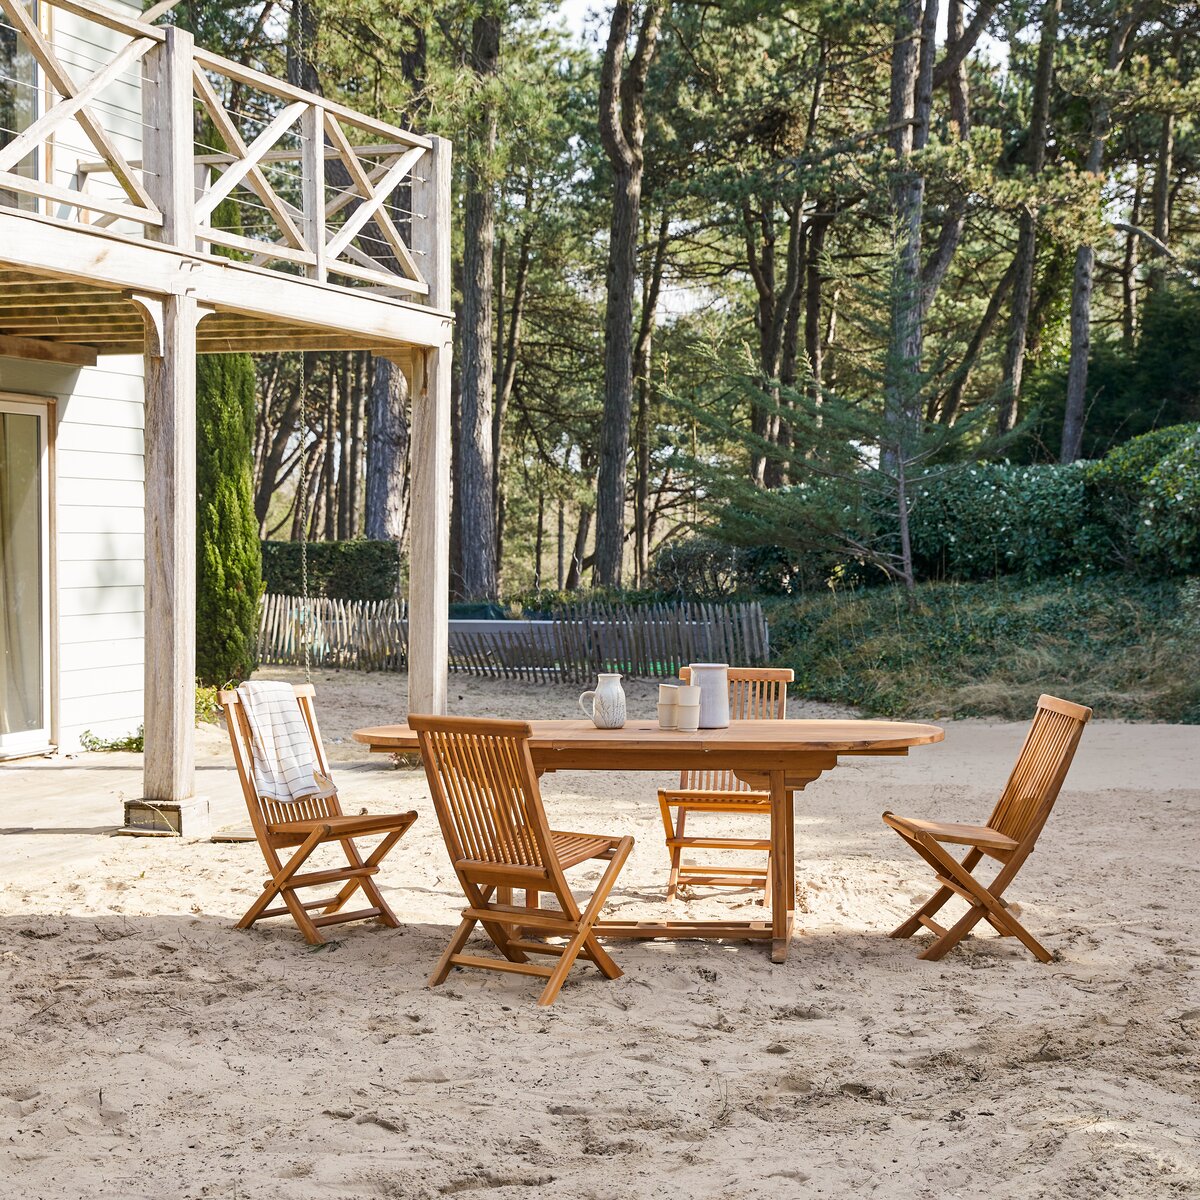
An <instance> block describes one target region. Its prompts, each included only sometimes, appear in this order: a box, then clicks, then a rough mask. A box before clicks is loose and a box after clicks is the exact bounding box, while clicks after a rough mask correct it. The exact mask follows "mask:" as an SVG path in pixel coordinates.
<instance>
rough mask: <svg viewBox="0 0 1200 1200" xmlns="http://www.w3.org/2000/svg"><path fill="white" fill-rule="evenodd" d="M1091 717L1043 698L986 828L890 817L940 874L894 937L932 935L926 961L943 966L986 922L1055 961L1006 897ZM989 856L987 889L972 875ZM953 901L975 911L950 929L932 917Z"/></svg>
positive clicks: (1087, 712) (1043, 958) (1062, 702)
mask: <svg viewBox="0 0 1200 1200" xmlns="http://www.w3.org/2000/svg"><path fill="white" fill-rule="evenodd" d="M1091 716H1092V710H1091V709H1090V708H1085V707H1084V706H1083V705H1082V704H1073V703H1072V702H1071V701H1069V700H1060V699H1058V698H1057V697H1056V696H1045V695H1044V696H1042V697H1041V698H1040V699H1039V700H1038V706H1037V711H1036V712H1035V714H1034V717H1033V723H1032V724H1031V725H1030V727H1029V733H1028V734H1027V735H1026V737H1025V744H1024V745H1023V746H1022V747H1021V753H1020V755H1019V757H1018V758H1017V763H1016V766H1014V767H1013V771H1012V774H1011V775H1010V776H1009V778H1008V783H1007V784H1006V785H1005V788H1004V791H1003V792H1002V793H1001V796H1000V799H999V800H998V801H997V803H996V807H995V808H994V809H993V810H992V815H991V816H990V817H989V818H988V822H987V824H986V825H965V824H959V823H950V822H940V821H926V820H922V819H920V818H914V817H901V816H897V815H896V814H895V813H893V812H885V813H884V814H883V820H884V823H885V824H887V825H889V826H890V827H891V828H892V829H894V830H895V831H896V832H897V833H898V834H899V835H900V836H901V837H902V838H903V839H904V841H905V843H906V844H907V845H908V846H910V847H911V848H912V850H913V851H914V852H915V853H916V854H918V855H920V857H921V858H923V859H924V860H925V862H926V863H928V864H929V866H930V867H932V868H933V872H934V878H935V879H936V881H937V883H938V885H939V886H938V889H937V891H936V892H934V894H933V895H932V896H930V898H929V899H928V900H927V901H926V902H925V903H924V904H922V905H921V907H920V908H918V909H917V911H916V912H914V913H913V915H912V916H911V917H909V918H908V920H906V921H904V922H903V923H902V924H900V925H899V926H897V927H896V929H894V930H893V931H892V935H891V936H892V937H894V938H907V937H911V936H912V935H913V934H914V933H916V932H917V931H918V930H919V929H921V928H925V929H929V930H931V931H932V932H933V933H934V934H935V935H936V936H935V938H934V941H933V943H932V944H931V945H929V946H927V947H926V948H925V949H924V950H923V951H922V952H921V954H920V956H919V957H921V958H924V959H929V960H931V961H935V962H936V961H937V960H939V959H941V958H943V957H944V956H945V955H946V954H947V953H949V951H951V950H952V949H953V948H954V947H955V946H957V945H958V943H959V942H960V941H962V939H963V938H964V937H966V935H967V934H968V933H969V932H970V931H971V930H972V929H973V928H974V927H975V926H976V925H977V924H978V923H979V922H980V921H981V920H985V921H987V922H988V923H989V924H990V925H991V926H992V927H993V928H994V929H995V930H996V932H997V933H999V934H1000V935H1001V937H1015V938H1017V939H1018V940H1019V941H1020V942H1021V943H1022V944H1023V945H1024V946H1025V947H1026V948H1027V949H1028V950H1029V952H1030V953H1031V954H1032V955H1033V956H1034V957H1035V958H1036V959H1038V960H1039V961H1040V962H1049V961H1050V960H1051V958H1052V955H1051V954H1050V951H1049V950H1047V949H1046V948H1045V946H1043V945H1042V944H1041V943H1040V942H1039V941H1038V940H1037V939H1036V938H1035V937H1034V936H1033V935H1032V934H1031V933H1030V932H1029V931H1028V930H1027V929H1026V928H1025V926H1024V925H1022V924H1021V922H1020V921H1018V920H1017V918H1016V916H1015V909H1014V908H1013V907H1012V906H1011V905H1010V904H1009V903H1008V901H1007V900H1005V899H1003V895H1004V892H1005V889H1006V888H1007V887H1008V886H1009V884H1011V883H1012V881H1013V880H1014V879H1015V878H1016V875H1017V872H1018V871H1019V870H1020V869H1021V866H1022V865H1023V864H1024V862H1025V860H1026V858H1028V857H1029V855H1030V854H1031V853H1033V848H1034V846H1035V845H1036V844H1037V840H1038V836H1039V835H1040V833H1041V831H1042V828H1043V826H1044V825H1045V824H1046V821H1047V819H1048V818H1049V816H1050V810H1051V809H1052V808H1053V807H1054V802H1055V800H1057V799H1058V794H1059V792H1060V791H1061V789H1062V785H1063V781H1064V780H1065V779H1066V777H1067V772H1068V771H1069V770H1070V769H1071V762H1072V760H1073V759H1074V757H1075V750H1076V748H1077V747H1078V745H1079V739H1080V738H1081V737H1082V736H1083V729H1084V726H1085V725H1086V724H1087V723H1088V721H1089V720H1090V719H1091ZM948 845H949V846H956V845H957V846H969V847H970V849H969V850H968V851H967V854H966V856H965V857H964V858H963V859H962V861H961V862H960V861H959V860H957V859H955V858H954V857H953V856H952V855H951V854H950V853H949V851H947V850H946V849H945V847H946V846H948ZM985 856H986V857H988V858H992V859H995V860H996V861H998V862H999V863H1000V864H1001V866H1000V870H999V871H998V872H997V873H996V876H995V878H994V879H992V881H991V882H990V883H988V884H984V883H982V882H980V881H979V880H978V879H976V878H975V875H974V873H973V872H974V870H975V868H976V867H977V866H978V864H979V863H980V862H981V861H982V859H983V858H984V857H985ZM952 896H959V897H961V898H962V899H963V900H965V901H966V902H967V904H968V906H969V907H968V909H967V912H966V913H965V914H964V915H963V916H962V917H961V918H959V920H958V921H957V923H956V924H955V925H953V926H952V927H951V928H949V929H945V928H943V927H942V926H940V925H939V924H938V923H937V922H936V921H934V920H933V917H934V915H935V914H936V913H937V912H938V911H939V910H940V909H941V908H942V906H943V905H944V904H945V903H946V902H947V901H948V900H949V899H950V898H951V897H952Z"/></svg>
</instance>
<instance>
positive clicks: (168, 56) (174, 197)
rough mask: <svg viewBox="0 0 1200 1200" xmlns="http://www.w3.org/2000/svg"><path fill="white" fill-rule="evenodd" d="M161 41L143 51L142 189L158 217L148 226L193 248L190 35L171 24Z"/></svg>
mask: <svg viewBox="0 0 1200 1200" xmlns="http://www.w3.org/2000/svg"><path fill="white" fill-rule="evenodd" d="M166 35H167V36H166V40H165V41H164V42H163V43H162V45H160V46H156V47H155V48H154V49H153V50H151V51H150V52H149V53H148V54H147V55H146V86H145V87H144V88H143V90H142V107H143V108H144V110H145V124H146V130H145V133H144V135H143V137H144V142H145V144H144V146H143V155H144V160H145V164H146V187H147V190H148V191H149V192H150V195H151V197H152V198H153V200H154V203H155V204H157V205H158V208H159V211H160V212H161V213H162V215H163V223H162V226H161V228H158V229H153V230H150V233H151V235H152V236H153V237H155V238H157V239H158V240H159V241H163V242H167V243H169V244H170V245H172V246H178V247H179V248H180V249H181V250H187V251H188V252H189V253H190V252H192V251H194V250H195V249H196V222H195V208H196V194H195V190H194V189H195V179H196V168H195V164H194V162H193V161H192V51H193V49H194V43H193V39H192V35H191V34H190V33H188V32H187V30H185V29H178V28H176V27H175V26H173V25H172V26H170V27H168V29H167V30H166Z"/></svg>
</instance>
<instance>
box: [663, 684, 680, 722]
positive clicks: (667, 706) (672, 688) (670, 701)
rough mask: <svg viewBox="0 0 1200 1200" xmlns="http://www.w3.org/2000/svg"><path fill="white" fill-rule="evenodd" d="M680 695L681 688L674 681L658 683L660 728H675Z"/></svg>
mask: <svg viewBox="0 0 1200 1200" xmlns="http://www.w3.org/2000/svg"><path fill="white" fill-rule="evenodd" d="M678 697H679V688H678V686H677V685H676V684H673V683H660V684H659V685H658V727H659V729H674V728H675V720H676V717H675V705H676V702H677V700H678Z"/></svg>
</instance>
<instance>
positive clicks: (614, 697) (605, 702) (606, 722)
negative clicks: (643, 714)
mask: <svg viewBox="0 0 1200 1200" xmlns="http://www.w3.org/2000/svg"><path fill="white" fill-rule="evenodd" d="M599 678H600V682H599V683H598V684H596V687H595V689H594V690H593V691H590V692H584V693H583V695H582V696H580V697H579V707H580V708H581V709H583V715H584V716H585V717H590V718H591V720H592V723H593V724H594V725H595V726H596V728H597V729H620V728H621V726H622V725H624V724H625V692H624V690H623V689H622V687H621V677H620V675H601V676H600V677H599ZM589 696H590V697H591V699H592V708H591V711H590V712H589V711H588V709H587V706H586V705H585V704H584V701H585V700H586V699H587V698H588V697H589Z"/></svg>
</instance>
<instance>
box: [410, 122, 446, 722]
mask: <svg viewBox="0 0 1200 1200" xmlns="http://www.w3.org/2000/svg"><path fill="white" fill-rule="evenodd" d="M412 196H413V205H412V207H413V225H412V242H413V249H414V250H415V251H416V253H417V256H418V261H419V263H420V265H421V270H422V273H423V274H424V276H425V280H426V282H427V283H428V284H429V304H430V306H431V307H433V308H435V309H437V310H439V311H441V312H445V313H449V312H450V309H451V304H452V299H451V293H450V143H449V142H448V141H446V140H445V139H444V138H434V139H433V148H432V149H431V150H430V151H429V153H428V154H426V155H425V156H424V157H423V158H422V159H421V161H420V162H419V163H418V164H417V166H416V169H415V171H414V179H413V188H412ZM450 354H451V326H450V320H449V318H448V319H447V321H446V336H445V341H444V342H443V343H442V345H441V346H440V347H438V348H435V349H431V350H425V351H417V352H416V353H415V356H414V363H413V378H412V380H411V383H412V389H411V394H412V398H413V421H412V510H411V512H412V516H411V528H412V536H411V539H410V543H409V556H408V563H409V568H408V576H409V578H408V711H409V712H410V713H413V712H416V713H434V714H438V713H444V712H445V711H446V690H447V680H446V660H447V656H448V653H449V637H450V625H449V617H450Z"/></svg>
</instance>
